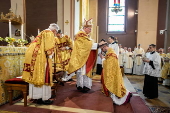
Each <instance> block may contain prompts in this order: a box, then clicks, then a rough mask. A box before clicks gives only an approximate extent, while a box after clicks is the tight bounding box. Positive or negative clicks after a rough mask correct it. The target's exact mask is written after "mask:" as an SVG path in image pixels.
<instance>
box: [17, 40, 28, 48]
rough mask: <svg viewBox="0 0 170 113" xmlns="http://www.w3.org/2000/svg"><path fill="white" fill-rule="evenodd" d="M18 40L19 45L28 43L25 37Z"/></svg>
mask: <svg viewBox="0 0 170 113" xmlns="http://www.w3.org/2000/svg"><path fill="white" fill-rule="evenodd" d="M16 42H17V43H18V46H19V47H23V46H24V44H26V43H28V41H27V40H24V39H18V40H17V41H16Z"/></svg>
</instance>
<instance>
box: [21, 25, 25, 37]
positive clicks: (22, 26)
mask: <svg viewBox="0 0 170 113" xmlns="http://www.w3.org/2000/svg"><path fill="white" fill-rule="evenodd" d="M21 39H24V25H23V24H21Z"/></svg>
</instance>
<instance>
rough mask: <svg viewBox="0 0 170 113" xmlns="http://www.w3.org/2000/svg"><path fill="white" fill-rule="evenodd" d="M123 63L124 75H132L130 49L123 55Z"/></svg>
mask: <svg viewBox="0 0 170 113" xmlns="http://www.w3.org/2000/svg"><path fill="white" fill-rule="evenodd" d="M123 56H124V57H123V63H124V73H125V74H132V68H133V57H132V56H133V53H132V52H131V48H128V52H125V53H124V55H123Z"/></svg>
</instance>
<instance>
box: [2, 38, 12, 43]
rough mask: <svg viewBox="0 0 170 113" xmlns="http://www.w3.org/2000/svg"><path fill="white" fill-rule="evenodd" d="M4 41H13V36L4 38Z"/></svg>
mask: <svg viewBox="0 0 170 113" xmlns="http://www.w3.org/2000/svg"><path fill="white" fill-rule="evenodd" d="M4 41H6V42H8V43H14V42H15V38H10V37H6V38H5V39H4Z"/></svg>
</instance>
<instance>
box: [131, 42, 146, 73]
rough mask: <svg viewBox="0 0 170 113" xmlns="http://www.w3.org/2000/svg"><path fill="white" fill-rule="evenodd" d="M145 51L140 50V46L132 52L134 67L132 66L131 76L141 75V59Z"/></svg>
mask: <svg viewBox="0 0 170 113" xmlns="http://www.w3.org/2000/svg"><path fill="white" fill-rule="evenodd" d="M144 55H145V51H144V49H143V48H141V46H140V44H139V45H138V47H137V48H136V49H135V50H134V66H133V74H135V75H143V72H142V71H143V66H144V64H143V61H142V57H144Z"/></svg>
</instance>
